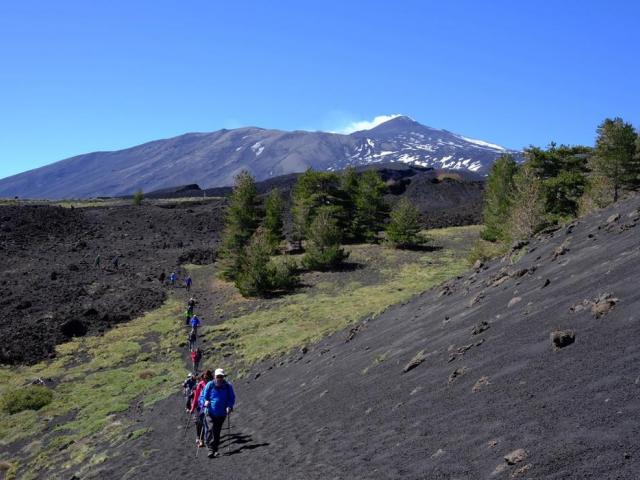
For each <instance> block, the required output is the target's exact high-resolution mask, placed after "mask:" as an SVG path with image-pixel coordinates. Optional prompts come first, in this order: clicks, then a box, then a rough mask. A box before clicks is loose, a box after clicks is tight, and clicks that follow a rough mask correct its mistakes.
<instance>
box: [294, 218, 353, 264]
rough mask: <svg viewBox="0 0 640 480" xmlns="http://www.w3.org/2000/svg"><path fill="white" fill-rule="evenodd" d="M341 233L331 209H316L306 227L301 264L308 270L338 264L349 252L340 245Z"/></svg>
mask: <svg viewBox="0 0 640 480" xmlns="http://www.w3.org/2000/svg"><path fill="white" fill-rule="evenodd" d="M341 240H342V235H341V232H340V229H339V227H338V224H337V222H336V220H335V219H334V218H333V216H332V214H331V210H330V209H327V208H321V209H319V210H318V212H317V214H316V216H315V217H314V219H313V221H312V222H311V225H310V226H309V229H308V241H307V245H306V247H305V255H304V258H303V260H302V262H303V265H304V266H305V267H306V268H307V269H309V270H330V269H334V268H337V267H338V266H340V264H341V263H342V261H343V260H345V259H346V258H347V257H348V256H349V254H348V253H347V252H345V251H344V250H343V249H342V248H341V247H340V242H341Z"/></svg>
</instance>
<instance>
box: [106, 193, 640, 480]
mask: <svg viewBox="0 0 640 480" xmlns="http://www.w3.org/2000/svg"><path fill="white" fill-rule="evenodd" d="M526 248H528V250H529V252H528V253H526V254H525V255H524V256H522V258H520V260H518V261H517V262H516V263H514V264H513V265H511V264H509V263H508V262H505V261H495V262H492V263H490V264H489V265H488V266H487V267H483V268H480V269H479V270H478V271H470V272H469V273H468V274H467V275H466V276H464V277H462V278H459V279H457V280H455V281H452V282H450V283H449V284H447V285H445V286H444V287H442V288H438V289H436V290H432V291H429V292H426V293H425V294H423V295H421V296H419V297H417V298H415V299H414V300H412V301H410V302H408V303H406V304H404V305H399V306H396V307H393V308H391V309H389V310H388V311H387V312H386V313H384V314H383V315H381V316H380V317H379V318H376V319H370V320H369V321H366V322H363V323H362V324H361V325H360V327H359V329H358V330H357V332H356V333H355V336H353V338H352V339H351V340H350V341H346V340H347V338H348V337H349V335H348V332H341V333H338V334H336V335H334V336H332V337H330V338H328V339H326V340H325V341H323V342H322V343H321V344H319V345H316V346H314V347H312V348H310V349H309V351H308V352H307V353H305V354H302V353H299V354H294V355H292V356H291V357H290V358H289V359H287V360H286V361H285V363H284V365H282V366H280V365H279V364H278V363H279V362H276V363H273V364H271V363H267V364H263V365H259V366H257V367H256V369H255V371H254V373H253V374H252V375H251V377H250V378H249V379H248V380H247V379H244V380H238V381H237V382H236V383H235V386H236V391H237V394H238V398H239V402H238V405H237V412H236V413H235V414H234V416H233V419H234V420H233V423H234V424H233V435H232V436H231V438H230V440H231V444H230V450H231V455H229V456H223V457H221V458H219V459H215V460H209V459H207V458H206V457H205V456H204V455H200V457H199V458H198V459H197V461H194V460H193V455H194V453H195V450H194V448H193V447H194V445H192V443H193V442H192V441H191V439H190V438H189V439H188V442H183V441H182V440H181V435H182V429H181V421H182V420H183V418H182V417H180V412H178V409H177V408H176V407H175V405H176V399H171V400H169V401H167V402H165V403H164V404H162V405H160V406H158V407H156V409H155V411H154V412H149V414H148V416H147V419H148V421H149V422H150V424H151V426H152V427H153V429H154V432H153V434H152V435H151V437H150V438H146V439H143V440H141V444H140V452H142V451H143V450H145V449H147V450H148V451H151V452H152V453H151V454H150V455H149V456H148V457H145V456H143V455H141V454H140V453H139V452H138V453H136V452H131V455H130V457H129V458H128V459H127V461H126V462H125V463H124V464H122V465H120V466H114V471H113V474H114V478H115V477H118V478H119V475H122V474H123V473H124V472H126V471H128V470H129V469H130V468H132V467H133V466H135V476H136V478H154V479H173V478H183V476H184V477H186V476H189V477H191V476H194V475H197V476H203V475H209V474H211V473H215V475H216V476H218V477H220V478H227V479H235V478H237V479H252V478H255V479H262V478H282V479H285V478H318V479H320V478H322V479H326V478H335V479H354V478H356V479H364V478H367V479H377V478H409V479H418V478H425V479H427V478H428V479H450V478H456V479H478V478H505V479H506V478H545V479H585V478H594V479H614V478H615V479H629V480H631V479H637V478H640V445H639V444H638V441H637V439H638V434H639V433H640V385H639V384H640V370H639V367H638V365H639V361H640V344H639V343H638V341H637V340H638V338H640V318H639V317H638V311H640V290H639V289H638V285H639V284H640V199H638V198H635V199H632V200H630V201H627V202H625V203H622V204H620V205H618V206H615V207H612V208H610V209H607V210H604V211H602V212H600V213H598V214H596V215H593V216H590V217H586V218H584V219H581V220H579V221H576V222H574V223H573V224H571V225H569V226H568V227H566V228H562V229H560V230H558V231H556V232H554V233H551V234H548V235H547V236H546V237H543V238H539V239H536V240H534V241H532V242H531V244H530V245H528V246H527V247H526ZM336 314H338V315H339V312H336ZM556 330H573V331H574V333H575V341H574V343H572V344H570V345H568V346H566V347H564V348H561V349H555V348H554V346H553V345H552V342H551V340H550V334H551V332H553V331H556ZM412 360H413V363H414V364H417V365H416V366H415V367H414V368H411V369H409V367H410V364H411V363H412ZM420 360H421V361H420ZM405 370H408V371H406V372H405ZM258 373H259V374H260V375H259V376H257V375H256V374H258ZM256 376H257V378H256ZM225 448H226V447H225ZM514 452H515V453H514ZM510 454H513V455H511V457H510V458H511V461H512V462H513V463H514V464H513V465H510V464H508V463H507V462H506V461H505V456H509V455H510Z"/></svg>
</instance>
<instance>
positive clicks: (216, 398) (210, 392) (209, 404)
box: [201, 368, 236, 458]
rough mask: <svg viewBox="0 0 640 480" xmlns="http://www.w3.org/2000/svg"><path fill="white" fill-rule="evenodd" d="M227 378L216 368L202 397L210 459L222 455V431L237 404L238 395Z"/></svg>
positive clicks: (221, 370)
mask: <svg viewBox="0 0 640 480" xmlns="http://www.w3.org/2000/svg"><path fill="white" fill-rule="evenodd" d="M226 376H227V375H226V373H225V372H224V370H223V369H222V368H216V371H215V373H214V378H213V380H212V381H210V382H209V383H207V386H206V387H204V390H203V392H202V396H201V399H202V401H203V405H204V407H205V412H206V415H205V417H204V418H205V422H206V425H207V428H206V432H207V438H206V441H205V443H206V444H207V448H208V449H209V454H208V456H209V458H214V457H217V456H219V455H220V454H219V453H218V445H220V431H221V430H222V426H223V425H224V421H225V419H226V418H227V415H229V414H230V413H231V412H232V411H233V405H234V404H235V403H236V395H235V393H234V392H233V387H232V386H231V384H230V383H229V382H228V381H227V380H226ZM229 441H231V439H229Z"/></svg>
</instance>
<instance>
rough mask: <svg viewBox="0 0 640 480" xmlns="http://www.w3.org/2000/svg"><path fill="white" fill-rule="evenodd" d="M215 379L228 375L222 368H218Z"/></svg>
mask: <svg viewBox="0 0 640 480" xmlns="http://www.w3.org/2000/svg"><path fill="white" fill-rule="evenodd" d="M213 375H214V376H215V377H219V376H223V377H226V376H227V374H226V373H224V370H223V369H222V368H216V373H214V374H213Z"/></svg>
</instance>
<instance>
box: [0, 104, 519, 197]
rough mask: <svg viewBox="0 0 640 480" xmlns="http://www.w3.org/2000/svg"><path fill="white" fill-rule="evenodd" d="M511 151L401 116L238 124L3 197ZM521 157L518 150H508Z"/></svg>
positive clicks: (70, 164) (129, 152)
mask: <svg viewBox="0 0 640 480" xmlns="http://www.w3.org/2000/svg"><path fill="white" fill-rule="evenodd" d="M506 152H507V150H506V149H504V148H503V147H500V146H498V145H493V144H489V143H486V142H482V141H478V140H473V139H469V138H466V137H462V136H460V135H456V134H453V133H451V132H448V131H446V130H437V129H434V128H430V127H426V126H424V125H421V124H419V123H418V122H415V121H413V120H411V119H410V118H408V117H397V118H394V119H393V120H389V121H388V122H385V123H383V124H381V125H379V126H377V127H376V128H373V129H371V130H365V131H361V132H355V133H353V134H351V135H340V134H335V133H327V132H305V131H295V132H285V131H281V130H265V129H263V128H254V127H249V128H238V129H235V130H219V131H216V132H211V133H187V134H185V135H181V136H178V137H174V138H169V139H164V140H156V141H153V142H149V143H145V144H143V145H138V146H135V147H132V148H128V149H125V150H118V151H113V152H93V153H88V154H85V155H79V156H76V157H72V158H68V159H66V160H61V161H59V162H56V163H53V164H51V165H47V166H45V167H42V168H38V169H35V170H31V171H29V172H24V173H21V174H19V175H14V176H12V177H9V178H5V179H2V180H0V197H13V196H14V195H18V196H20V197H22V198H51V199H56V198H88V197H94V196H99V195H109V196H117V195H131V194H132V193H133V192H134V191H135V190H137V189H139V188H141V189H143V190H144V191H145V192H148V191H152V190H158V189H164V188H168V187H174V186H176V185H187V184H192V183H197V184H199V185H201V186H203V187H207V188H208V187H219V186H225V185H232V184H233V179H234V177H235V176H236V175H237V174H238V172H240V171H241V170H243V169H248V170H249V171H251V172H252V173H253V174H254V176H255V177H256V178H257V179H258V180H263V179H266V178H271V177H274V176H279V175H285V174H289V173H292V172H304V171H305V170H307V169H308V168H314V169H316V170H341V169H343V168H345V167H347V166H349V165H354V166H357V165H369V164H377V163H386V162H392V161H398V162H404V163H409V164H414V165H418V166H432V167H437V168H450V169H459V170H468V171H473V172H478V173H485V172H486V171H488V169H489V167H490V166H491V164H492V163H493V161H494V160H495V159H496V158H498V157H499V156H500V155H502V154H503V153H506ZM511 153H513V154H514V155H516V156H517V155H519V153H518V152H511Z"/></svg>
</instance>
